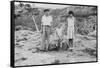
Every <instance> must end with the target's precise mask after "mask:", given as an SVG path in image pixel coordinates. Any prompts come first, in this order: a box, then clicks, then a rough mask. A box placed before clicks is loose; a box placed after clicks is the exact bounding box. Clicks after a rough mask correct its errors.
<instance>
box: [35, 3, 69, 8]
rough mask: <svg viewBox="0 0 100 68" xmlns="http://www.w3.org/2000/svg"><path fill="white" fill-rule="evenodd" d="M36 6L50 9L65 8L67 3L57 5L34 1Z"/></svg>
mask: <svg viewBox="0 0 100 68" xmlns="http://www.w3.org/2000/svg"><path fill="white" fill-rule="evenodd" d="M35 6H36V7H43V8H51V9H57V8H59V9H62V8H65V7H69V6H68V5H57V4H39V3H36V4H35Z"/></svg>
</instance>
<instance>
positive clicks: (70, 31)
mask: <svg viewBox="0 0 100 68" xmlns="http://www.w3.org/2000/svg"><path fill="white" fill-rule="evenodd" d="M67 22H68V29H67V38H68V39H72V38H74V22H75V18H74V17H72V18H68V19H67Z"/></svg>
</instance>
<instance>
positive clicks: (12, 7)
mask: <svg viewBox="0 0 100 68" xmlns="http://www.w3.org/2000/svg"><path fill="white" fill-rule="evenodd" d="M10 14H11V16H10V21H11V23H10V26H11V27H10V35H11V36H10V45H11V46H10V47H11V49H10V66H11V67H14V1H10Z"/></svg>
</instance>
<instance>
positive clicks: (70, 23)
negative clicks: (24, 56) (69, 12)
mask: <svg viewBox="0 0 100 68" xmlns="http://www.w3.org/2000/svg"><path fill="white" fill-rule="evenodd" d="M67 21H68V27H72V28H73V27H74V21H75V18H74V17H72V18H68V19H67Z"/></svg>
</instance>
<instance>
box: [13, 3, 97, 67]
mask: <svg viewBox="0 0 100 68" xmlns="http://www.w3.org/2000/svg"><path fill="white" fill-rule="evenodd" d="M13 6H14V14H13V16H14V17H13V20H14V22H12V23H14V25H13V26H14V45H13V46H14V65H15V66H30V65H33V66H36V65H37V66H38V65H56V64H58V65H59V64H69V63H81V62H96V61H97V45H98V44H97V37H98V36H97V23H98V21H97V6H91V5H73V4H72V5H71V4H56V3H54V4H53V3H42V2H41V3H40V2H21V1H18V2H17V1H15V2H14V5H13Z"/></svg>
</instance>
